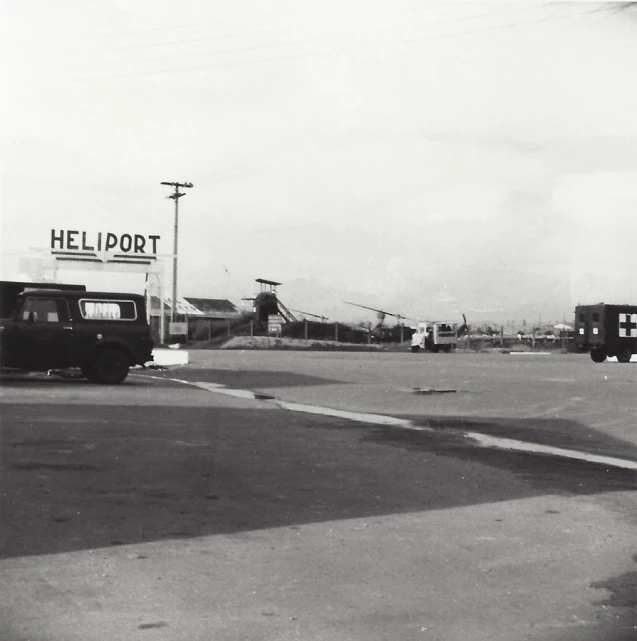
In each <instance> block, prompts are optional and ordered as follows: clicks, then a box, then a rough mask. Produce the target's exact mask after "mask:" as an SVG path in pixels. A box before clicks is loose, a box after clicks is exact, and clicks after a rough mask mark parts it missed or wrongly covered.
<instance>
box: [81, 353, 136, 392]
mask: <svg viewBox="0 0 637 641" xmlns="http://www.w3.org/2000/svg"><path fill="white" fill-rule="evenodd" d="M128 368H129V360H128V354H126V352H125V351H123V350H121V349H117V348H113V347H105V348H104V349H100V350H98V351H97V352H96V353H95V356H94V357H93V360H92V361H91V363H90V365H89V366H88V367H87V368H86V372H85V375H86V377H87V378H88V379H89V381H91V382H93V383H103V384H105V385H119V383H122V382H123V381H124V380H125V379H126V377H127V376H128ZM82 371H83V372H84V368H83V369H82Z"/></svg>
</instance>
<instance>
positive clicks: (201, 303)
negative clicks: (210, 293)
mask: <svg viewBox="0 0 637 641" xmlns="http://www.w3.org/2000/svg"><path fill="white" fill-rule="evenodd" d="M186 300H187V301H188V302H189V303H190V304H192V305H194V306H195V307H196V308H197V309H199V310H201V311H202V312H204V313H207V312H230V313H238V312H239V310H238V309H237V308H236V307H235V305H234V304H233V303H231V302H230V301H229V300H226V299H225V298H192V297H191V296H187V297H186Z"/></svg>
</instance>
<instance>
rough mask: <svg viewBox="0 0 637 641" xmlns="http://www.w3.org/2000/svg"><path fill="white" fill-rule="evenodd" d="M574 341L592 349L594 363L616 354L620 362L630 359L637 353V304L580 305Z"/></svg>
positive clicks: (576, 309)
mask: <svg viewBox="0 0 637 641" xmlns="http://www.w3.org/2000/svg"><path fill="white" fill-rule="evenodd" d="M575 345H576V346H577V348H578V350H580V351H582V352H590V355H591V358H592V359H593V361H594V362H595V363H603V362H604V361H605V360H606V358H612V357H613V356H616V357H617V360H618V361H619V362H620V363H628V362H629V361H630V359H631V357H632V355H633V354H637V305H606V304H604V303H598V304H597V305H578V306H577V307H576V308H575Z"/></svg>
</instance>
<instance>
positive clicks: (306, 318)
mask: <svg viewBox="0 0 637 641" xmlns="http://www.w3.org/2000/svg"><path fill="white" fill-rule="evenodd" d="M305 340H307V318H306V319H305Z"/></svg>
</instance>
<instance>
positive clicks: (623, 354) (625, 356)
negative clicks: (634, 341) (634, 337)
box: [617, 347, 633, 363]
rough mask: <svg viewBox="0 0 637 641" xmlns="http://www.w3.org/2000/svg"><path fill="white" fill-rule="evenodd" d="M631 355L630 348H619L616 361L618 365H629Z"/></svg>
mask: <svg viewBox="0 0 637 641" xmlns="http://www.w3.org/2000/svg"><path fill="white" fill-rule="evenodd" d="M632 355H633V352H632V350H631V349H630V347H620V348H619V349H618V350H617V360H618V362H620V363H630V359H631V357H632Z"/></svg>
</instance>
